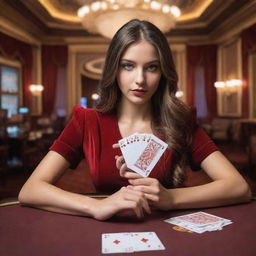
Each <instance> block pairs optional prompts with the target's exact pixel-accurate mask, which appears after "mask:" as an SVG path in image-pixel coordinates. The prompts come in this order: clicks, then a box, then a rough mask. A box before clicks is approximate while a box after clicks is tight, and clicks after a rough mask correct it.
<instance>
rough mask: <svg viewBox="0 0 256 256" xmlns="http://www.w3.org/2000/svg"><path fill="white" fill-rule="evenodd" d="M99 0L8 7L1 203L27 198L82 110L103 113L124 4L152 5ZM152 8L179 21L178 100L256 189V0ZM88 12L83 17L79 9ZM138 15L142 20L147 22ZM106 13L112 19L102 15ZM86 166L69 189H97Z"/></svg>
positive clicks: (2, 60) (179, 2)
mask: <svg viewBox="0 0 256 256" xmlns="http://www.w3.org/2000/svg"><path fill="white" fill-rule="evenodd" d="M94 2H95V1H93V0H38V1H34V0H2V1H0V21H1V22H0V72H1V73H0V76H1V80H0V81H1V82H0V86H1V88H0V89H1V90H0V104H1V105H0V107H1V109H0V199H3V198H5V197H13V196H17V191H19V189H20V187H21V185H22V184H23V183H24V181H25V180H26V178H27V177H28V175H29V174H30V173H31V172H32V170H33V168H34V167H35V165H36V164H37V163H38V162H39V161H40V159H41V158H42V157H43V155H44V154H45V153H46V152H47V149H48V147H49V145H51V143H52V141H53V140H54V139H55V138H56V136H58V134H59V133H60V131H61V130H62V129H63V127H64V125H65V124H66V122H67V121H68V119H69V117H70V113H71V110H72V106H74V105H76V104H82V105H84V106H86V107H93V105H94V103H95V102H96V101H97V97H98V95H97V83H98V81H99V79H100V75H101V69H102V66H103V63H104V57H105V52H106V49H107V46H108V43H109V37H111V33H112V29H114V24H116V23H117V22H116V21H117V20H118V19H119V18H120V17H121V19H122V18H123V15H124V14H122V12H121V9H122V8H120V9H119V7H118V4H124V3H125V2H126V3H127V2H130V5H127V6H126V8H128V12H130V10H131V9H132V8H135V9H136V8H137V9H139V8H144V7H141V6H139V5H140V4H141V3H140V2H143V1H135V0H133V1H119V0H113V1H111V0H106V1H100V2H101V3H100V5H99V3H98V5H97V3H96V4H95V3H94ZM102 2H104V3H102ZM152 2H154V3H153V4H152ZM163 3H164V4H165V5H162V4H163ZM143 4H144V5H145V4H151V7H152V8H154V10H153V12H154V15H165V14H166V15H167V13H168V15H169V16H168V17H165V19H164V20H163V22H162V24H160V26H163V27H164V28H165V29H166V26H167V29H169V30H170V31H168V32H166V36H167V38H168V41H169V43H170V46H171V48H172V51H173V57H174V60H175V63H176V67H177V72H178V74H179V93H178V94H177V97H181V98H182V100H184V101H185V102H186V103H187V104H189V105H190V106H192V107H195V108H196V109H197V118H198V122H199V124H200V125H202V127H203V128H204V129H205V130H206V131H207V133H208V134H209V135H210V136H211V137H212V138H213V140H215V141H216V143H217V144H218V145H219V147H220V149H221V150H222V151H223V152H224V153H225V154H226V155H227V157H228V158H229V159H230V160H231V161H232V162H233V164H235V165H236V166H237V168H238V169H239V171H240V172H241V173H242V174H243V175H245V177H246V178H247V179H248V181H249V183H250V184H251V186H252V188H253V189H255V180H256V179H255V176H256V175H255V172H256V170H255V164H256V15H255V13H256V1H255V0H239V1H236V0H227V1H222V0H172V1H171V0H170V1H158V2H157V1H151V0H148V1H144V2H143ZM167 4H170V6H172V5H175V6H177V7H179V9H180V13H181V14H180V13H179V12H178V14H177V12H176V14H175V15H170V13H169V12H170V10H171V9H170V8H169V7H167ZM84 5H86V6H85V9H84V13H83V17H82V18H81V17H80V18H79V17H78V15H77V10H78V9H79V8H80V7H82V6H84ZM110 5H112V7H111V8H112V9H111V10H108V8H110V7H109V6H110ZM137 5H138V6H137ZM90 6H91V7H90ZM99 6H100V7H99ZM136 6H137V7H136ZM159 6H160V7H159ZM164 6H165V7H164ZM90 8H91V9H90ZM100 8H101V9H100ZM168 8H169V9H168ZM99 9H100V10H99ZM172 10H173V9H172ZM137 11H138V12H136V10H133V11H132V14H133V15H136V14H137V13H138V15H141V14H140V10H137ZM147 11H148V12H150V10H148V9H147V10H146V11H145V8H144V10H143V12H147ZM176 11H177V10H176ZM97 12H98V13H99V14H97ZM104 12H110V16H106V17H97V15H99V16H100V15H101V14H102V13H104ZM119 12H120V14H118V13H119ZM155 12H156V14H155ZM130 13H131V12H130ZM179 14H180V15H179ZM94 15H95V16H94ZM118 15H119V16H118ZM143 15H148V14H143ZM154 15H152V14H150V15H149V16H152V17H153V16H154ZM128 16H129V15H128ZM110 17H111V18H110ZM129 17H130V16H129ZM139 17H141V16H139ZM156 17H157V18H156V20H161V19H160V18H158V16H156ZM159 17H160V16H159ZM166 18H167V20H166ZM82 19H83V21H82V22H81V20H82ZM84 26H85V27H84ZM88 31H90V32H88ZM84 166H85V163H84V162H83V163H81V165H80V166H79V167H78V169H77V170H76V171H73V172H72V175H70V172H67V174H65V175H64V176H63V177H62V179H61V181H60V183H59V186H62V187H65V188H67V189H71V190H73V191H77V192H88V191H89V192H93V185H92V184H91V183H90V181H89V174H88V172H86V173H85V172H84V171H83V167H84ZM199 173H200V172H199ZM200 175H201V174H200ZM200 175H199V174H190V176H189V177H190V180H189V182H190V183H191V184H196V183H197V182H204V181H205V180H206V179H207V177H203V176H200ZM85 184H87V185H85ZM84 190H86V191H84Z"/></svg>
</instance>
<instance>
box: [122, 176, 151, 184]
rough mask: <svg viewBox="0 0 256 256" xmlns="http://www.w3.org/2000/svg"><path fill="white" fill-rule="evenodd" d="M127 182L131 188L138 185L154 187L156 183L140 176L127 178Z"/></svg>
mask: <svg viewBox="0 0 256 256" xmlns="http://www.w3.org/2000/svg"><path fill="white" fill-rule="evenodd" d="M127 176H128V175H127ZM126 178H127V177H126ZM128 181H129V183H130V184H131V185H133V186H139V185H145V186H152V185H156V184H155V183H156V182H155V179H153V178H142V177H141V176H139V177H138V178H128Z"/></svg>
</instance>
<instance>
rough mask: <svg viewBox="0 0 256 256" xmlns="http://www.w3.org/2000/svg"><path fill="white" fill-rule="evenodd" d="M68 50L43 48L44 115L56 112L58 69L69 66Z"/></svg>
mask: <svg viewBox="0 0 256 256" xmlns="http://www.w3.org/2000/svg"><path fill="white" fill-rule="evenodd" d="M67 58H68V48H67V46H62V45H43V46H42V76H43V77H42V82H43V85H44V91H43V113H44V114H45V115H51V114H52V112H53V110H54V104H55V95H56V85H57V74H58V69H59V68H60V67H63V66H65V67H66V65H67Z"/></svg>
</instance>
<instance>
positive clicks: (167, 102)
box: [96, 20, 192, 186]
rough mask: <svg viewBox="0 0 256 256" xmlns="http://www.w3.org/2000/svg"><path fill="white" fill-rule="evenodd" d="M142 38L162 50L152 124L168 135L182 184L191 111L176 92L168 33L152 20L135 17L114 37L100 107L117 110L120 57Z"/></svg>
mask: <svg viewBox="0 0 256 256" xmlns="http://www.w3.org/2000/svg"><path fill="white" fill-rule="evenodd" d="M140 40H145V41H147V42H149V43H151V44H152V45H153V46H154V47H155V49H156V50H157V52H158V54H159V58H160V66H161V72H162V74H161V79H160V82H159V86H158V89H157V91H156V93H155V94H154V95H153V97H152V111H153V113H152V119H153V120H152V126H153V130H154V131H155V132H157V133H160V134H162V135H164V136H165V139H166V142H167V143H168V145H169V147H170V149H171V150H172V152H173V156H174V157H173V160H174V162H173V166H172V169H173V170H174V171H173V172H172V175H173V179H172V182H173V185H174V186H178V185H179V184H181V183H182V182H183V180H184V178H185V168H186V165H187V164H188V153H189V151H190V148H191V143H192V129H191V123H190V122H191V114H190V109H189V108H188V107H187V106H186V105H185V104H184V103H183V102H182V101H180V100H179V99H178V98H177V97H176V96H175V93H176V91H177V81H178V76H177V72H176V69H175V65H174V62H173V58H172V54H171V50H170V47H169V45H168V42H167V39H166V37H165V36H164V35H163V34H162V32H161V31H160V30H159V29H158V28H157V27H156V26H154V25H153V24H152V23H150V22H147V21H140V20H131V21H129V22H128V23H126V24H125V25H124V26H123V27H121V28H120V29H119V30H118V32H117V33H116V34H115V36H114V37H113V39H112V41H111V43H110V45H109V48H108V51H107V55H106V60H105V65H104V69H103V74H102V79H101V81H100V84H99V94H100V98H99V101H98V104H97V106H96V109H97V110H98V111H100V112H102V113H110V112H113V111H115V110H116V108H117V105H118V102H119V99H120V98H121V97H120V96H121V92H120V89H119V86H118V84H117V81H116V75H117V72H118V68H119V65H120V59H121V57H122V55H123V54H124V52H125V50H126V49H127V48H128V46H130V45H131V44H132V43H135V42H138V41H140Z"/></svg>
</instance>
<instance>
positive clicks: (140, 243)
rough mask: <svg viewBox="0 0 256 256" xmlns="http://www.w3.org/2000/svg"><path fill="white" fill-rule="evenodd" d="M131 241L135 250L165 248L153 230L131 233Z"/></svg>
mask: <svg viewBox="0 0 256 256" xmlns="http://www.w3.org/2000/svg"><path fill="white" fill-rule="evenodd" d="M132 243H133V249H134V251H135V252H141V251H156V250H165V247H164V245H163V244H162V242H161V241H160V239H159V238H158V236H157V235H156V233H155V232H137V233H136V232H135V233H132Z"/></svg>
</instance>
